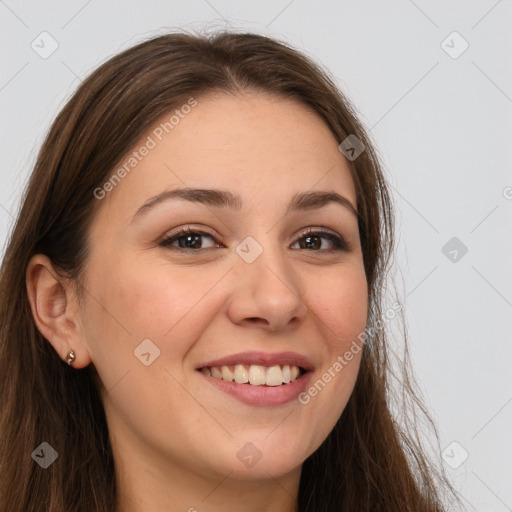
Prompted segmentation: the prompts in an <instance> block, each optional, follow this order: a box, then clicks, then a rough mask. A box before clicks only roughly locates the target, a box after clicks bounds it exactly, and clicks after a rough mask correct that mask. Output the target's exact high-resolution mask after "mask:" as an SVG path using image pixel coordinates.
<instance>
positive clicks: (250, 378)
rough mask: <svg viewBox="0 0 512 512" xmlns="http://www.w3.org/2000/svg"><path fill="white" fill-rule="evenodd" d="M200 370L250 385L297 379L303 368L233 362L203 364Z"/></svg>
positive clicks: (282, 382) (227, 380) (272, 383)
mask: <svg viewBox="0 0 512 512" xmlns="http://www.w3.org/2000/svg"><path fill="white" fill-rule="evenodd" d="M201 372H202V373H204V374H205V375H208V376H211V377H213V378H214V379H219V380H220V379H222V380H223V381H226V382H236V383H237V384H249V385H251V386H281V385H282V384H289V383H290V382H293V381H295V380H297V379H298V378H299V377H300V376H301V375H302V374H303V373H304V372H305V370H304V369H303V368H301V367H299V366H295V365H288V364H285V365H274V366H262V365H258V364H251V365H248V364H235V365H229V366H228V365H224V366H211V367H210V366H205V367H203V368H201Z"/></svg>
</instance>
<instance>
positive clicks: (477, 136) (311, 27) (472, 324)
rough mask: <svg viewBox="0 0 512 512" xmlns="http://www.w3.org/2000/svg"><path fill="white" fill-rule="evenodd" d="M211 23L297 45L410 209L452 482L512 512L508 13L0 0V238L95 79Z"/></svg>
mask: <svg viewBox="0 0 512 512" xmlns="http://www.w3.org/2000/svg"><path fill="white" fill-rule="evenodd" d="M204 26H207V27H210V28H215V27H219V28H220V27H223V26H231V27H236V29H237V30H239V31H240V30H254V31H257V32H261V33H264V34H268V35H271V36H277V37H280V38H283V39H285V40H286V41H288V42H289V43H291V44H293V45H294V46H296V47H297V48H299V49H301V50H303V51H305V52H306V53H307V54H309V55H310V56H311V57H313V58H314V59H315V60H317V61H319V62H320V63H321V64H323V65H324V66H326V67H327V68H328V69H329V70H330V71H331V72H332V74H333V75H334V76H335V78H336V79H337V81H338V83H339V85H340V86H341V88H342V90H343V91H344V92H345V93H346V94H347V95H348V96H349V98H350V99H351V100H352V101H353V103H354V104H355V106H356V108H357V109H358V111H359V113H360V116H361V118H362V120H363V122H364V123H365V124H366V126H367V127H368V128H369V129H370V134H371V136H372V137H373V139H374V141H375V142H376V144H377V147H378V149H379V151H380V154H381V156H382V159H383V162H384V165H385V168H386V172H387V175H388V178H389V181H390V183H391V187H392V191H393V194H394V196H395V199H396V205H397V221H398V225H397V227H398V235H399V241H398V245H399V247H398V258H397V260H396V269H395V273H396V275H397V276H398V279H399V280H400V279H401V280H402V285H403V290H402V292H401V293H402V299H403V300H404V301H405V305H406V316H407V326H408V329H409V331H408V332H409V342H410V346H411V355H412V359H413V364H414V368H415V371H416V375H417V377H418V379H419V381H420V384H421V388H422V391H423V394H424V398H425V400H426V401H427V404H428V406H429V407H430V409H431V410H432V411H433V415H434V418H435V420H436V421H437V424H438V427H439V430H440V434H441V442H442V448H443V449H445V448H447V450H446V451H445V454H444V459H445V462H444V464H445V467H446V469H447V472H448V473H449V474H450V476H451V477H452V478H453V481H454V482H455V485H456V487H457V488H458V489H459V490H460V492H461V493H462V494H463V495H464V497H465V500H466V507H467V510H471V511H474V510H478V511H482V512H492V511H496V512H501V511H506V510H512V487H511V486H510V481H511V480H510V479H511V475H512V441H511V438H510V432H511V424H512V403H511V402H512V384H511V371H510V365H511V362H512V357H511V356H512V348H511V333H512V329H511V327H512V325H511V324H512V322H511V317H512V279H511V272H510V263H511V262H512V243H511V238H512V172H511V161H512V158H511V157H512V154H511V153H512V149H511V147H512V144H511V133H512V131H511V128H512V66H511V64H512V62H511V55H512V53H511V50H512V37H511V35H510V27H511V26H512V2H511V1H510V0H500V1H495V0H481V1H475V0H473V1H462V0H460V1H454V0H452V1H446V0H444V1H443V0H436V1H426V0H415V1H414V2H413V1H412V0H393V1H382V0H372V1H368V0H365V1H361V0H359V1H356V0H352V1H347V0H343V1H336V2H335V1H327V0H320V1H319V0H316V1H306V0H292V1H289V0H283V1H274V2H271V1H268V0H266V1H258V2H257V1H240V2H235V1H228V0H191V1H187V2H186V1H184V0H183V1H167V2H164V1H154V2H151V3H149V2H143V1H133V0H132V1H126V0H125V1H120V0H109V1H102V2H100V1H98V0H89V1H68V2H64V1H45V2H37V1H35V0H30V1H25V2H15V1H14V0H5V1H1V0H0V38H1V48H2V49H3V51H2V53H1V77H0V111H1V119H2V121H1V126H0V129H1V134H0V142H1V154H2V159H1V164H0V170H1V173H0V184H1V191H0V207H1V208H0V234H1V236H2V241H3V240H5V238H6V236H7V233H8V230H9V228H10V226H11V225H12V221H13V216H14V215H15V213H16V210H17V208H18V202H19V198H20V194H21V191H22V187H23V185H24V183H25V180H26V179H27V177H28V174H29V173H30V170H31V167H32V166H33V164H34V161H35V156H36V152H37V150H38V149H39V146H40V144H41V142H42V140H43V137H44V135H45V133H46V131H47V130H48V128H49V126H50V123H51V122H52V120H53V119H54V117H55V115H56V114H57V112H58V110H59V109H60V108H61V107H62V106H63V105H64V102H65V100H66V99H67V98H69V96H70V94H71V93H72V92H73V91H74V89H75V88H76V86H77V85H78V83H79V81H80V80H81V78H84V77H85V76H86V75H87V74H88V73H90V72H91V71H92V70H93V69H94V68H95V67H97V65H98V64H99V63H100V62H103V61H104V60H106V59H107V58H108V57H109V56H111V55H113V54H115V53H117V52H118V51H120V50H122V49H124V48H126V47H128V46H131V45H133V44H135V43H136V42H138V41H140V40H141V39H143V38H147V37H149V36H151V35H155V34H157V33H163V32H165V31H166V27H167V28H171V29H174V28H180V27H184V28H194V29H200V28H201V27H204ZM43 31H48V32H49V33H50V34H51V36H52V37H53V38H54V39H55V40H56V41H57V42H58V45H59V46H58V49H57V50H56V51H55V53H53V54H52V55H51V56H50V57H49V58H47V59H43V58H41V57H40V56H39V55H38V54H37V53H36V52H35V51H34V50H33V49H32V48H31V43H32V41H34V40H36V42H37V40H38V39H37V38H38V36H39V34H40V33H41V32H43ZM453 31H457V32H458V33H459V34H460V35H461V36H462V37H463V38H464V40H466V41H467V43H468V44H469V47H468V49H467V50H466V51H465V52H464V53H462V54H461V55H460V56H458V57H457V58H452V56H450V55H449V54H448V53H447V52H446V51H445V49H444V48H446V49H447V50H448V51H450V52H451V53H452V55H455V53H454V52H457V51H458V50H459V49H461V48H462V46H461V41H460V40H457V39H454V37H453V36H451V37H450V38H448V40H447V41H446V43H444V45H443V46H442V42H443V41H444V40H445V39H446V38H447V36H449V35H450V34H451V33H452V32H453ZM447 46H448V47H447ZM449 46H451V47H452V48H451V49H450V48H449ZM452 237H457V238H458V239H459V240H460V241H461V242H462V243H463V244H464V245H465V246H466V247H467V248H468V252H467V253H466V254H465V255H463V256H462V257H461V256H460V254H461V253H460V252H459V253H458V256H459V257H458V260H457V261H456V262H454V261H451V260H450V259H449V258H448V257H447V256H445V254H443V252H442V248H443V246H444V245H445V244H446V243H447V242H448V241H449V240H450V239H451V238H452ZM453 442H456V443H458V444H457V445H451V446H450V444H451V443H453ZM463 450H465V451H466V452H467V454H468V458H467V459H466V460H465V461H464V462H463V463H462V460H463V457H462V456H463V455H464V451H463ZM459 464H460V465H459ZM452 466H458V467H456V468H454V467H452Z"/></svg>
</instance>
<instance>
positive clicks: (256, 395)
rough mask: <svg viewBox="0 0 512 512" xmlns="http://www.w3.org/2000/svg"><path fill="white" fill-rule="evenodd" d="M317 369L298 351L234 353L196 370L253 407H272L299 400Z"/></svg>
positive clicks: (201, 376) (210, 384)
mask: <svg viewBox="0 0 512 512" xmlns="http://www.w3.org/2000/svg"><path fill="white" fill-rule="evenodd" d="M314 369H315V367H314V366H313V364H312V363H311V361H310V360H309V359H308V358H307V357H305V356H303V355H301V354H297V353H295V352H280V353H277V354H269V353H265V352H245V353H240V354H233V355H231V356H228V357H224V358H222V359H216V360H215V361H208V362H204V363H203V364H200V365H198V366H197V367H196V371H197V373H198V374H199V376H200V378H201V379H202V380H203V382H205V383H206V384H207V385H209V386H213V388H214V389H215V390H216V391H223V392H224V393H225V394H226V395H228V396H230V397H232V398H235V399H236V400H238V401H239V402H242V403H245V404H247V405H251V406H259V407H271V406H278V405H283V404H287V403H289V402H293V401H294V400H295V401H296V400H297V398H298V396H299V395H300V393H302V392H303V391H304V390H305V389H306V387H307V386H308V383H309V382H310V381H311V378H312V375H313V373H314Z"/></svg>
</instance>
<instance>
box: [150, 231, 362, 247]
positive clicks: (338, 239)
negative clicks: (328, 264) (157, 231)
mask: <svg viewBox="0 0 512 512" xmlns="http://www.w3.org/2000/svg"><path fill="white" fill-rule="evenodd" d="M190 235H203V236H209V237H211V238H212V239H213V240H215V238H214V236H213V235H211V234H210V233H206V232H205V231H200V230H193V229H190V228H189V227H187V228H182V229H180V231H178V232H177V233H174V234H172V235H170V236H168V237H166V238H164V239H163V240H162V241H161V242H159V244H158V245H159V246H160V247H166V248H170V249H172V250H178V251H182V252H198V251H201V250H206V249H213V247H207V248H204V249H191V248H184V247H173V246H171V244H172V243H173V242H175V241H177V240H179V239H181V238H184V237H186V236H190ZM308 236H320V238H327V239H328V240H329V241H330V242H332V244H333V245H334V249H324V250H321V249H320V250H313V251H312V252H338V251H343V252H348V251H350V250H351V249H352V248H351V246H350V244H349V243H348V242H347V241H346V240H345V239H344V238H343V237H342V236H338V235H335V234H334V233H331V232H330V231H327V230H324V229H322V228H319V229H318V228H317V229H313V228H309V229H308V230H307V231H305V232H303V233H302V234H301V235H300V237H299V238H298V239H297V241H298V240H301V239H302V238H305V237H308ZM302 250H304V251H311V250H310V249H302Z"/></svg>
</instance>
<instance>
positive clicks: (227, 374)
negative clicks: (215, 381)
mask: <svg viewBox="0 0 512 512" xmlns="http://www.w3.org/2000/svg"><path fill="white" fill-rule="evenodd" d="M234 378H235V376H234V375H233V372H232V371H231V370H230V369H229V368H228V367H227V366H223V367H222V380H225V381H227V382H231V381H232V380H234Z"/></svg>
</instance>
